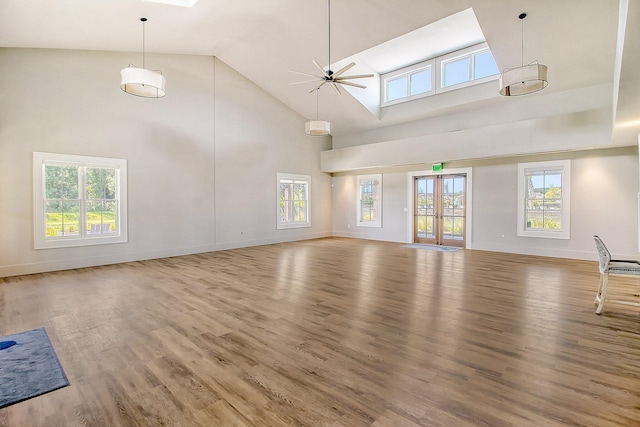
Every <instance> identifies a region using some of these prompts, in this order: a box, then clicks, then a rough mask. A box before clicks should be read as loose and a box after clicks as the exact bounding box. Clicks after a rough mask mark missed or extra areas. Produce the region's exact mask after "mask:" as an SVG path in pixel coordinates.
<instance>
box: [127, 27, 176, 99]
mask: <svg viewBox="0 0 640 427" xmlns="http://www.w3.org/2000/svg"><path fill="white" fill-rule="evenodd" d="M140 21H141V22H142V68H137V67H136V66H135V65H133V64H129V66H128V67H127V68H123V69H122V70H121V71H120V76H121V80H120V89H122V90H123V91H125V92H126V93H129V94H131V95H136V96H142V97H144V98H162V97H163V96H164V95H165V92H164V86H165V83H166V79H165V78H164V76H163V75H162V73H160V72H159V71H153V70H147V69H146V68H144V65H145V64H144V24H145V22H147V18H140Z"/></svg>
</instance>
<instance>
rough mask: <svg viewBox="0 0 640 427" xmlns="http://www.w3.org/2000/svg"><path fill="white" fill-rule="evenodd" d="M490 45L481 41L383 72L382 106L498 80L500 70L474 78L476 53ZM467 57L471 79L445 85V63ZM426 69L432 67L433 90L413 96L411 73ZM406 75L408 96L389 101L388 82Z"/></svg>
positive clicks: (487, 50) (485, 50) (488, 50)
mask: <svg viewBox="0 0 640 427" xmlns="http://www.w3.org/2000/svg"><path fill="white" fill-rule="evenodd" d="M490 51H491V49H489V45H488V44H487V43H479V44H475V45H473V46H469V47H467V48H464V49H460V50H457V51H455V52H451V53H448V54H446V55H441V56H438V57H435V58H431V59H428V60H426V61H422V62H420V63H417V64H414V65H410V66H408V67H403V68H400V69H397V70H394V71H390V72H388V73H386V74H383V75H382V76H381V78H380V94H381V97H382V99H381V103H380V105H381V106H382V107H388V106H391V105H395V104H401V103H403V102H407V101H412V100H414V99H420V98H424V97H427V96H433V95H437V94H440V93H445V92H450V91H452V90H457V89H462V88H465V87H469V86H474V85H477V84H480V83H485V82H489V81H492V80H498V79H499V78H500V72H499V71H498V73H497V74H493V75H491V76H487V77H483V78H481V79H474V78H473V67H474V59H475V56H476V55H480V54H483V53H485V52H490ZM465 57H470V58H471V60H470V61H469V81H467V82H464V83H459V84H456V85H452V86H448V87H443V84H444V78H443V77H444V73H443V69H444V65H445V64H447V63H449V62H453V61H456V60H458V59H462V58H465ZM425 69H431V90H430V91H429V92H424V93H420V94H417V95H413V96H411V95H410V93H411V91H410V89H411V74H415V73H418V72H420V71H423V70H425ZM403 76H406V78H407V96H406V97H403V98H398V99H394V100H393V101H387V94H388V87H387V83H388V82H389V81H391V80H395V79H398V78H400V77H403Z"/></svg>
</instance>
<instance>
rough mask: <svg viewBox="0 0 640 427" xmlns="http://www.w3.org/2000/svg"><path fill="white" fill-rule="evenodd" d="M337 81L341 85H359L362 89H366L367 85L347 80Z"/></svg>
mask: <svg viewBox="0 0 640 427" xmlns="http://www.w3.org/2000/svg"><path fill="white" fill-rule="evenodd" d="M336 83H340V84H341V85H347V86H353V87H359V88H360V89H366V88H367V87H366V86H363V85H359V84H358V83H351V82H345V81H342V80H340V81H337V82H336Z"/></svg>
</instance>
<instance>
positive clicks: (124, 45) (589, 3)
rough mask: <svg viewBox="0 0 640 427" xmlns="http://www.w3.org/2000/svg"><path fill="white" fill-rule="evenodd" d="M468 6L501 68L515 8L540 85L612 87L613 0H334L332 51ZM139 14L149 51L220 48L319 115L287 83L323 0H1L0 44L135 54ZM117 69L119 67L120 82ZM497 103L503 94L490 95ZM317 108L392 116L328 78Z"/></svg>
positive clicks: (511, 46) (627, 48)
mask: <svg viewBox="0 0 640 427" xmlns="http://www.w3.org/2000/svg"><path fill="white" fill-rule="evenodd" d="M468 8H472V9H473V12H474V13H475V15H476V17H477V19H478V22H479V24H480V27H481V29H482V32H483V33H484V36H485V38H486V41H487V43H488V45H489V47H490V48H491V50H492V52H493V54H494V57H495V59H496V62H497V64H498V67H499V68H501V69H502V68H504V67H508V66H514V65H519V64H520V54H521V40H520V21H519V20H518V19H517V16H518V14H519V13H521V12H527V13H528V15H529V16H528V18H527V20H526V23H525V55H526V58H525V62H528V61H530V60H533V59H538V60H539V61H540V62H541V63H544V64H545V65H547V66H548V67H549V87H548V88H547V89H545V91H543V92H544V93H546V94H549V93H554V92H563V91H568V90H572V89H578V88H583V87H591V86H598V85H606V84H611V86H612V97H613V92H614V87H615V85H616V72H615V67H614V64H615V60H616V55H617V52H618V50H617V37H618V29H619V25H618V21H619V11H618V8H619V4H618V2H617V1H614V0H609V1H604V0H563V1H558V0H431V1H427V0H333V1H332V22H331V27H332V28H331V31H332V34H331V37H332V52H331V55H332V59H333V58H335V60H336V61H337V60H340V59H342V58H346V57H348V56H351V55H354V54H356V53H358V52H361V51H364V50H366V49H369V48H371V47H373V46H376V45H379V44H381V43H383V42H385V41H387V40H390V39H393V38H395V37H398V36H401V35H403V34H405V33H408V32H410V31H413V30H416V29H418V28H420V27H423V26H425V25H428V24H430V23H433V22H435V21H437V20H439V19H442V18H444V17H446V16H449V15H452V14H454V13H457V12H460V11H463V10H465V9H468ZM639 15H640V11H639V8H638V4H637V0H629V18H628V20H627V25H626V33H627V34H626V35H627V37H626V42H625V45H624V57H623V58H622V70H621V72H620V76H621V80H620V88H621V90H620V92H619V97H618V102H617V105H616V106H617V118H616V121H618V122H623V121H624V122H629V121H632V120H637V119H638V118H640V117H639V116H640V103H639V102H638V101H637V100H638V99H640V97H639V96H637V95H638V93H637V92H638V91H639V90H638V89H637V88H638V84H637V83H638V82H637V80H638V78H637V77H636V76H638V75H640V59H639V55H638V53H639V50H638V42H637V41H636V40H638V32H639V29H638V28H639V25H640V19H639ZM142 16H144V17H147V18H148V19H149V21H148V23H147V26H146V50H147V52H158V53H173V54H193V55H212V56H216V57H218V58H219V59H220V60H222V61H224V62H225V63H227V64H228V65H229V66H231V67H233V68H234V69H235V70H237V71H238V72H240V73H241V74H243V75H244V76H246V77H247V78H248V79H250V80H252V81H253V82H254V83H255V84H257V85H259V86H260V87H262V88H263V89H264V90H266V91H267V92H269V93H271V94H272V95H273V96H274V97H276V98H277V99H279V100H280V101H282V102H283V103H285V104H286V105H288V106H289V107H290V108H291V109H293V110H294V111H296V112H298V113H299V114H300V115H302V116H304V117H309V118H310V117H314V116H315V114H316V98H315V95H314V94H309V90H310V89H311V88H312V86H306V85H291V84H290V83H291V82H294V81H299V80H300V78H299V77H300V76H296V75H295V74H293V73H291V72H290V70H298V71H303V72H309V73H314V72H315V71H316V70H315V68H314V66H313V65H312V63H311V61H312V60H313V59H316V60H319V61H321V62H323V61H322V60H323V58H326V57H327V48H328V46H327V31H328V28H327V25H328V20H327V1H326V0H304V1H301V0H241V1H229V0H199V1H198V2H197V3H196V4H195V5H194V6H193V7H192V8H183V7H177V6H169V5H165V4H157V3H151V2H147V1H142V0H82V1H78V0H55V1H51V0H2V1H0V46H2V47H24V48H58V49H87V50H113V51H131V52H132V60H135V59H136V58H138V57H139V56H136V54H135V53H136V52H139V51H140V48H141V24H140V22H139V18H140V17H142ZM324 62H326V61H324ZM322 65H326V63H323V64H322ZM121 66H123V64H114V76H115V77H114V78H115V79H116V81H117V79H118V72H119V69H120V68H121ZM496 85H497V83H496ZM496 87H497V86H496ZM496 91H497V89H496ZM541 93H542V92H541ZM167 94H168V96H170V94H171V81H170V80H168V83H167ZM530 96H540V95H536V94H534V95H530ZM493 102H503V100H501V99H500V98H499V97H497V96H496V100H495V101H493ZM320 108H321V112H322V116H323V117H324V118H326V119H328V120H330V121H331V122H332V130H333V133H334V135H349V134H354V133H357V132H363V131H368V130H371V129H376V128H379V127H384V126H386V125H388V124H389V123H387V122H385V120H383V119H381V118H380V117H377V116H376V115H373V114H371V112H369V111H368V110H367V109H366V108H364V107H363V106H362V105H361V104H360V103H359V102H357V101H356V100H355V99H354V98H353V97H352V96H351V95H349V94H348V93H345V94H343V95H341V96H338V95H336V94H334V93H333V92H332V91H331V89H330V88H328V87H326V88H323V89H322V90H321V92H320ZM425 114H428V113H425ZM412 119H415V117H413V118H412ZM621 129H624V130H620V131H617V130H616V132H617V134H618V135H623V134H624V135H627V133H629V132H635V134H637V133H638V129H640V127H639V126H638V125H632V126H626V127H624V128H621Z"/></svg>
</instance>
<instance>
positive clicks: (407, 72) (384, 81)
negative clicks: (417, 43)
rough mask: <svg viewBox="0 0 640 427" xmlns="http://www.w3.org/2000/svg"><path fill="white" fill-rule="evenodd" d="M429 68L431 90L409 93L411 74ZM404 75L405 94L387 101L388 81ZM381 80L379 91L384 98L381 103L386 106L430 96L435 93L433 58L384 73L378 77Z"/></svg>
mask: <svg viewBox="0 0 640 427" xmlns="http://www.w3.org/2000/svg"><path fill="white" fill-rule="evenodd" d="M425 70H430V71H431V90H430V91H428V92H423V93H419V94H416V95H411V75H413V74H417V73H419V72H421V71H425ZM401 77H404V78H406V79H407V83H406V84H407V96H405V97H402V98H398V99H394V100H393V101H387V99H388V93H389V90H388V83H389V82H390V81H392V80H396V79H399V78H401ZM380 82H381V85H382V87H381V92H380V93H382V96H383V97H384V99H383V100H382V103H381V105H382V106H383V107H386V106H388V105H394V104H399V103H402V102H406V101H411V100H413V99H419V98H424V97H425V96H430V95H433V94H434V93H435V88H436V72H435V60H434V59H430V60H428V61H424V62H420V63H419V64H415V65H411V66H409V67H404V68H400V69H399V70H395V71H392V72H390V73H387V74H384V75H383V76H382V78H381V79H380Z"/></svg>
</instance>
